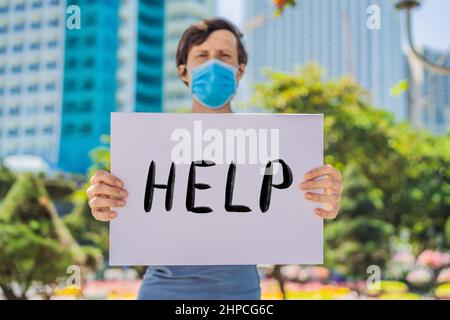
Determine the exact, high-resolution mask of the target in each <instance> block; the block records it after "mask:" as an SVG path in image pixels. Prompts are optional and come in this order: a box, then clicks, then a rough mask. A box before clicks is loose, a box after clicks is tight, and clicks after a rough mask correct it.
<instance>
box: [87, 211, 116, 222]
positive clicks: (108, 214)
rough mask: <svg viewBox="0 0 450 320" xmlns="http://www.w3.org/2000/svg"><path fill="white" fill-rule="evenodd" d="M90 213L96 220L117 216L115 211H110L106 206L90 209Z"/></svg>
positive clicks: (110, 218) (108, 219) (109, 219)
mask: <svg viewBox="0 0 450 320" xmlns="http://www.w3.org/2000/svg"><path fill="white" fill-rule="evenodd" d="M92 215H93V216H94V218H95V219H96V220H98V221H111V220H113V219H115V218H116V217H117V212H115V211H110V210H109V209H108V208H98V209H93V210H92Z"/></svg>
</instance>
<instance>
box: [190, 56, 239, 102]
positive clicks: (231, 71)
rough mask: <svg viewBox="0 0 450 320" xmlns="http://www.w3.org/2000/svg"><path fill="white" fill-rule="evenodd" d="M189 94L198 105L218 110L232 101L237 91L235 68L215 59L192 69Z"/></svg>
mask: <svg viewBox="0 0 450 320" xmlns="http://www.w3.org/2000/svg"><path fill="white" fill-rule="evenodd" d="M187 69H188V70H189V72H190V74H191V83H190V86H189V89H190V94H191V95H192V96H193V97H194V99H196V100H197V101H198V102H199V103H201V104H202V105H204V106H205V107H208V108H211V109H218V108H220V107H223V106H224V105H225V104H227V103H228V102H230V101H231V99H233V96H234V95H235V94H236V89H237V85H238V84H237V80H236V74H237V68H235V67H233V66H230V65H229V64H227V63H224V62H222V61H220V60H217V59H211V60H208V61H207V62H205V63H203V64H201V65H199V66H198V67H195V68H193V69H189V68H187Z"/></svg>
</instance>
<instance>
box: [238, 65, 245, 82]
mask: <svg viewBox="0 0 450 320" xmlns="http://www.w3.org/2000/svg"><path fill="white" fill-rule="evenodd" d="M244 73H245V64H243V63H242V64H241V65H239V69H238V72H237V79H238V80H239V81H241V79H242V77H243V76H244Z"/></svg>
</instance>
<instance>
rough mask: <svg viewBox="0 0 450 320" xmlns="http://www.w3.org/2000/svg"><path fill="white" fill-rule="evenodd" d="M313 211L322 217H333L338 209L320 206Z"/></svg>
mask: <svg viewBox="0 0 450 320" xmlns="http://www.w3.org/2000/svg"><path fill="white" fill-rule="evenodd" d="M314 213H315V214H316V215H318V216H319V217H321V218H323V219H334V218H336V216H337V214H338V210H324V209H321V208H316V209H314Z"/></svg>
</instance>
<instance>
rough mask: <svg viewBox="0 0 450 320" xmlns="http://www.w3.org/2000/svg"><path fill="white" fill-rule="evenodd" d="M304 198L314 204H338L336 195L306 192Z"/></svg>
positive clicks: (338, 198) (338, 199)
mask: <svg viewBox="0 0 450 320" xmlns="http://www.w3.org/2000/svg"><path fill="white" fill-rule="evenodd" d="M305 198H306V199H308V200H311V201H315V202H326V203H330V204H333V205H334V204H339V202H340V200H341V199H340V198H341V197H340V195H339V194H337V193H332V194H319V193H313V192H307V193H305Z"/></svg>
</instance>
